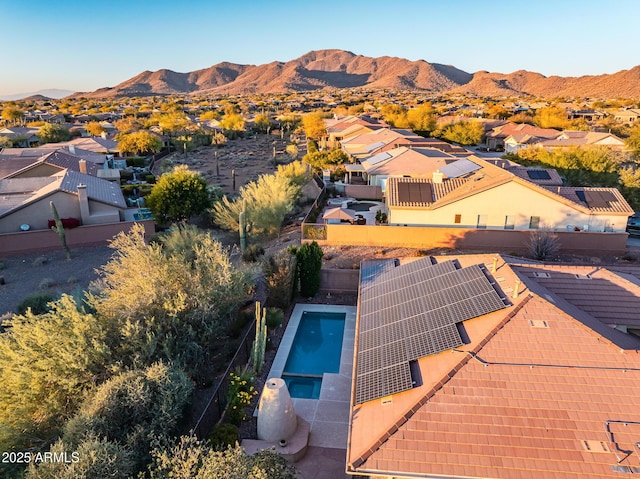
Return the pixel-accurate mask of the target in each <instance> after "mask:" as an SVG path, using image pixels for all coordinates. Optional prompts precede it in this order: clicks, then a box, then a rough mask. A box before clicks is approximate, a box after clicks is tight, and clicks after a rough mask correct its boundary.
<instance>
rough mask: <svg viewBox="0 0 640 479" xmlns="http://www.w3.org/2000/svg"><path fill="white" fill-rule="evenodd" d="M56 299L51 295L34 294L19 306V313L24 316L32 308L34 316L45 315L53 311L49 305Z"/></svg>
mask: <svg viewBox="0 0 640 479" xmlns="http://www.w3.org/2000/svg"><path fill="white" fill-rule="evenodd" d="M54 299H55V297H54V296H53V295H52V294H49V293H37V294H32V295H31V296H27V297H26V298H25V299H23V300H22V302H21V303H20V304H19V305H18V309H17V313H18V314H24V313H26V312H27V311H28V310H29V308H31V312H32V313H33V314H44V313H46V312H47V311H49V310H50V309H51V307H50V306H49V303H50V302H51V301H53V300H54Z"/></svg>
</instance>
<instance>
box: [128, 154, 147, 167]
mask: <svg viewBox="0 0 640 479" xmlns="http://www.w3.org/2000/svg"><path fill="white" fill-rule="evenodd" d="M132 166H136V167H138V168H142V167H143V166H144V158H143V157H141V156H132V157H131V158H127V167H129V168H131V167H132Z"/></svg>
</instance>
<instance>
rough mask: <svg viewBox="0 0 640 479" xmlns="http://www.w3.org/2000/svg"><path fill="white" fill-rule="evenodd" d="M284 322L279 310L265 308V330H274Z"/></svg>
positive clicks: (282, 312)
mask: <svg viewBox="0 0 640 479" xmlns="http://www.w3.org/2000/svg"><path fill="white" fill-rule="evenodd" d="M283 321H284V311H282V310H281V309H280V308H267V317H266V323H267V328H269V329H276V328H277V327H278V326H280V325H281V324H282V322H283Z"/></svg>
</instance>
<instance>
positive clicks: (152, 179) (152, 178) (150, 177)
mask: <svg viewBox="0 0 640 479" xmlns="http://www.w3.org/2000/svg"><path fill="white" fill-rule="evenodd" d="M144 180H145V181H146V182H147V183H149V184H154V183H155V182H156V177H155V176H153V175H146V176H145V177H144Z"/></svg>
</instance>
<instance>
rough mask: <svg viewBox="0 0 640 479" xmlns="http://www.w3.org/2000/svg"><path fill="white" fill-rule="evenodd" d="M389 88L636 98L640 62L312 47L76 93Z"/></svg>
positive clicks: (639, 90) (161, 73) (103, 95)
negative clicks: (467, 57) (522, 64)
mask: <svg viewBox="0 0 640 479" xmlns="http://www.w3.org/2000/svg"><path fill="white" fill-rule="evenodd" d="M352 87H367V88H387V89H396V90H417V91H424V92H430V93H462V94H475V95H479V96H486V97H497V96H525V95H533V96H539V97H558V96H566V97H592V98H640V66H636V67H634V68H632V69H630V70H622V71H620V72H617V73H614V74H603V75H591V76H581V77H559V76H551V77H546V76H544V75H542V74H540V73H534V72H529V71H526V70H519V71H516V72H513V73H509V74H503V73H490V72H487V71H479V72H476V73H473V74H472V73H467V72H465V71H463V70H460V69H458V68H456V67H454V66H451V65H442V64H438V63H428V62H426V61H424V60H418V61H411V60H407V59H404V58H397V57H387V56H385V57H377V58H372V57H366V56H362V55H356V54H354V53H351V52H348V51H344V50H318V51H312V52H309V53H307V54H305V55H303V56H301V57H299V58H296V59H295V60H290V61H288V62H271V63H267V64H264V65H240V64H236V63H229V62H223V63H219V64H217V65H213V66H211V67H209V68H205V69H202V70H196V71H193V72H188V73H178V72H174V71H172V70H166V69H162V70H158V71H155V72H151V71H145V72H142V73H140V74H139V75H136V76H135V77H133V78H131V79H129V80H126V81H124V82H122V83H120V84H118V85H116V86H114V87H110V88H101V89H99V90H96V91H95V92H91V93H76V94H75V95H74V96H83V97H90V98H108V97H117V96H144V95H170V94H236V93H279V92H292V91H309V90H317V89H321V88H352Z"/></svg>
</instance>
